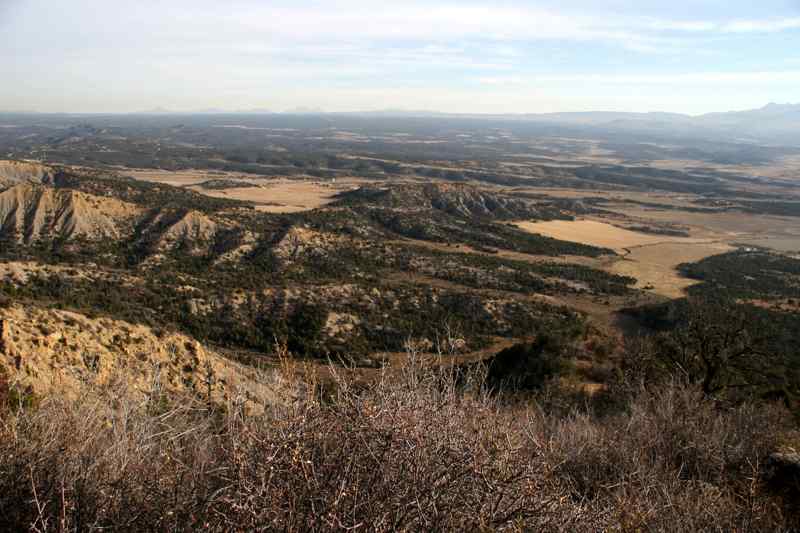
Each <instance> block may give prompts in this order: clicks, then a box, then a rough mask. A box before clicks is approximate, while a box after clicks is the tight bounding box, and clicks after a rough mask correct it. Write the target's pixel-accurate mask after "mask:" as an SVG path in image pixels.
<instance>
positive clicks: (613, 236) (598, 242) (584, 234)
mask: <svg viewBox="0 0 800 533" xmlns="http://www.w3.org/2000/svg"><path fill="white" fill-rule="evenodd" d="M517 226H518V227H519V228H521V229H524V230H525V231H529V232H531V233H538V234H540V235H545V236H547V237H552V238H554V239H561V240H565V241H573V242H581V243H584V244H591V245H593V246H600V247H602V248H611V249H612V250H616V251H618V252H624V251H625V250H627V249H630V248H633V247H636V246H649V245H653V244H661V243H676V244H697V243H702V242H705V240H704V239H694V238H687V237H672V236H667V235H650V234H647V233H640V232H637V231H630V230H627V229H623V228H620V227H617V226H613V225H611V224H608V223H606V222H600V221H597V220H551V221H548V222H519V223H517Z"/></svg>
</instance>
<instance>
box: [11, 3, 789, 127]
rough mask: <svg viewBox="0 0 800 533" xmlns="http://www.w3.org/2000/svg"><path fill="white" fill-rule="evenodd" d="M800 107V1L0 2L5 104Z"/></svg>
mask: <svg viewBox="0 0 800 533" xmlns="http://www.w3.org/2000/svg"><path fill="white" fill-rule="evenodd" d="M768 102H779V103H795V102H800V0H761V1H759V2H753V1H752V0H694V1H691V2H689V1H681V0H673V1H671V2H664V1H663V0H658V1H654V0H609V1H606V2H599V1H597V0H591V1H590V0H560V1H556V0H541V1H521V0H516V1H514V0H512V1H502V0H496V1H493V2H488V1H480V2H479V1H473V0H459V1H455V0H454V1H442V0H428V1H417V0H397V1H391V2H390V1H381V0H371V1H367V0H346V1H322V0H319V1H306V0H295V1H283V0H279V1H269V0H263V1H256V0H227V1H219V0H214V1H211V0H157V1H154V0H136V1H131V0H126V1H118V0H0V110H5V111H40V112H103V113H105V112H135V111H144V110H150V109H155V108H166V109H170V110H175V111H191V110H205V109H225V110H248V109H265V110H271V111H285V110H291V109H295V108H313V109H323V110H325V111H365V110H381V109H406V110H434V111H443V112H457V113H542V112H558V111H590V110H593V111H610V110H615V111H640V112H644V111H671V112H681V113H690V114H700V113H705V112H712V111H728V110H738V109H750V108H757V107H761V106H763V105H765V104H767V103H768Z"/></svg>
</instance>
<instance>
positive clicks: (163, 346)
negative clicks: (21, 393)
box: [0, 304, 292, 412]
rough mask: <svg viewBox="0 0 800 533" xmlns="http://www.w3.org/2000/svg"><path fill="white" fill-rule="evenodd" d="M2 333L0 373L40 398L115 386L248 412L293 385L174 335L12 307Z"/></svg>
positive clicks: (282, 398) (3, 317)
mask: <svg viewBox="0 0 800 533" xmlns="http://www.w3.org/2000/svg"><path fill="white" fill-rule="evenodd" d="M10 324H13V325H14V326H13V341H11V337H12V332H11V331H10ZM0 328H1V329H2V335H1V336H0V338H2V341H1V345H0V348H1V349H0V374H2V375H5V376H7V378H8V381H9V382H12V383H15V384H16V385H17V386H19V387H22V388H24V389H26V390H30V391H32V392H33V393H34V394H36V395H39V396H47V395H50V394H58V395H66V396H77V395H79V394H80V392H81V390H83V388H84V387H87V386H97V387H106V386H114V385H115V384H120V383H121V384H123V386H124V387H125V389H126V390H127V391H129V392H131V393H132V394H133V395H139V396H141V397H143V398H144V397H147V396H148V395H151V394H152V393H153V391H154V390H155V391H156V392H159V393H165V394H169V393H176V394H189V395H194V396H196V397H198V398H200V399H207V398H209V396H210V399H211V400H213V401H215V402H219V403H225V402H227V401H231V400H237V401H242V402H244V403H245V405H246V406H247V407H248V409H249V410H251V411H252V412H257V411H259V410H261V409H263V407H264V405H266V404H278V403H284V402H286V401H289V400H290V399H291V397H292V391H291V390H290V387H291V386H292V384H290V383H286V382H284V381H281V378H280V377H279V376H277V375H270V374H265V373H260V372H258V371H257V370H255V369H253V368H250V367H245V366H243V365H239V364H237V363H235V362H233V361H230V360H228V359H226V358H224V357H222V356H221V355H219V354H218V353H216V352H214V351H212V350H209V349H207V348H205V347H204V346H203V345H201V344H200V343H199V342H198V341H197V340H195V339H192V338H191V337H187V336H185V335H182V334H179V333H160V332H156V331H153V330H152V329H150V328H149V327H146V326H143V325H138V324H132V323H129V322H124V321H120V320H113V319H109V318H89V317H87V316H85V315H82V314H79V313H74V312H69V311H63V310H52V309H44V308H40V307H35V306H28V305H26V306H22V305H18V304H15V305H12V306H10V307H7V308H2V309H0ZM20 355H23V357H22V359H20V358H19V356H20Z"/></svg>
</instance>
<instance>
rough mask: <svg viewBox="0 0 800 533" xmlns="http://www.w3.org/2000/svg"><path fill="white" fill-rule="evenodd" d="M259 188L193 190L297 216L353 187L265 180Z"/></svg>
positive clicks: (196, 188)
mask: <svg viewBox="0 0 800 533" xmlns="http://www.w3.org/2000/svg"><path fill="white" fill-rule="evenodd" d="M260 183H261V184H260V185H259V186H254V187H236V188H231V189H217V190H207V189H203V188H201V187H192V189H193V190H195V191H197V192H199V193H201V194H205V195H207V196H211V197H214V198H229V199H233V200H245V201H248V202H254V203H255V204H256V205H257V207H256V208H257V209H258V210H259V211H264V212H268V213H296V212H299V211H309V210H311V209H316V208H318V207H322V206H323V205H326V204H329V203H331V202H332V201H333V200H334V197H335V196H336V195H337V194H338V193H340V192H342V190H347V189H349V188H350V187H351V185H339V186H337V185H332V184H330V183H327V182H319V181H311V182H309V181H289V180H280V181H269V182H266V183H265V182H264V181H261V182H260Z"/></svg>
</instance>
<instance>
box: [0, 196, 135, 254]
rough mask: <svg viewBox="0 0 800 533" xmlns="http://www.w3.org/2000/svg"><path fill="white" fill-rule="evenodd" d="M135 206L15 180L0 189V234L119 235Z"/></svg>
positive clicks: (34, 237) (25, 238)
mask: <svg viewBox="0 0 800 533" xmlns="http://www.w3.org/2000/svg"><path fill="white" fill-rule="evenodd" d="M139 212H140V210H139V208H137V207H136V206H134V205H131V204H128V203H125V202H122V201H119V200H116V199H113V198H100V197H97V196H92V195H89V194H84V193H80V192H77V191H70V190H55V189H52V188H50V187H44V186H39V185H31V184H19V185H16V186H14V187H11V188H10V189H7V190H6V191H4V192H2V193H0V236H2V237H3V238H6V239H10V240H15V241H17V242H25V243H33V242H36V241H39V240H41V239H48V240H53V239H58V240H63V241H67V240H71V239H74V238H78V237H81V238H85V239H88V240H100V239H119V238H120V237H122V236H123V235H125V234H126V233H127V232H128V229H129V228H128V227H126V223H127V222H128V221H129V220H130V219H132V218H133V217H135V216H136V215H138V214H139Z"/></svg>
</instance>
